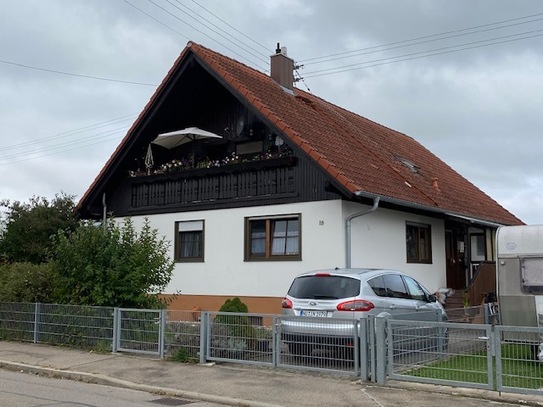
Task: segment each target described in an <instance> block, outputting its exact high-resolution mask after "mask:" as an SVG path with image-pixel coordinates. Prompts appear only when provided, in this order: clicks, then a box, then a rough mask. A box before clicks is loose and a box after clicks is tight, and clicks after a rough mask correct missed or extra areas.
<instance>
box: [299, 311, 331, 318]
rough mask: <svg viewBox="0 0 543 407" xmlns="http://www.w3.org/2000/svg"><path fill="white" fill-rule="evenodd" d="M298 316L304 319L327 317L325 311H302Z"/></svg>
mask: <svg viewBox="0 0 543 407" xmlns="http://www.w3.org/2000/svg"><path fill="white" fill-rule="evenodd" d="M300 315H302V316H304V317H321V318H325V317H327V316H328V312H326V311H311V310H303V311H302V312H300Z"/></svg>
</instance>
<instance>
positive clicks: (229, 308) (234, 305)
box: [219, 297, 249, 313]
mask: <svg viewBox="0 0 543 407" xmlns="http://www.w3.org/2000/svg"><path fill="white" fill-rule="evenodd" d="M219 312H244V313H247V312H249V308H247V305H245V303H243V302H242V301H241V300H240V299H239V298H238V297H235V298H233V299H230V298H229V299H227V300H226V301H225V302H224V304H223V305H222V306H221V308H219Z"/></svg>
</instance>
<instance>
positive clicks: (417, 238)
mask: <svg viewBox="0 0 543 407" xmlns="http://www.w3.org/2000/svg"><path fill="white" fill-rule="evenodd" d="M410 229H411V230H412V231H414V232H416V233H414V234H412V233H410ZM423 234H426V238H424V236H423ZM413 237H414V241H413V242H411V241H410V240H412V238H413ZM423 245H424V247H422V246H423ZM405 247H406V258H407V263H419V264H432V227H431V226H430V225H427V224H422V223H413V222H406V224H405ZM413 248H414V251H415V255H414V256H413V254H412V253H413ZM421 248H423V250H421ZM421 252H425V253H427V254H426V256H424V255H423V254H422V253H421Z"/></svg>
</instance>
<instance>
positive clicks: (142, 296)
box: [54, 218, 174, 308]
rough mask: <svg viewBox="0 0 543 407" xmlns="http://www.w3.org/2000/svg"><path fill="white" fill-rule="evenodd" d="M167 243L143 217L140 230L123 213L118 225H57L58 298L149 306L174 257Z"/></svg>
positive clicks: (161, 287) (162, 286)
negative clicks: (66, 229)
mask: <svg viewBox="0 0 543 407" xmlns="http://www.w3.org/2000/svg"><path fill="white" fill-rule="evenodd" d="M168 249H169V243H168V242H167V241H166V240H165V239H164V238H163V237H162V238H159V237H158V232H157V230H156V229H151V227H150V225H149V220H148V219H147V218H146V219H145V222H144V224H143V227H142V228H141V231H140V232H139V234H138V233H137V232H136V231H135V229H134V225H133V222H132V220H131V219H130V218H127V219H126V220H125V221H124V223H123V225H122V226H119V225H118V224H117V223H116V222H114V221H113V220H112V219H110V220H109V221H108V223H107V227H102V226H97V225H95V224H93V223H91V222H87V223H84V224H83V226H81V227H80V228H78V229H77V230H75V231H74V232H73V233H71V234H67V233H65V232H63V231H59V233H58V234H57V236H56V239H55V249H54V258H55V261H54V266H55V270H56V272H57V274H58V276H59V282H60V287H61V291H60V292H59V298H60V300H61V301H62V302H66V303H71V304H80V305H99V306H114V307H143V308H153V307H157V306H163V305H164V302H163V301H162V300H161V298H160V297H159V295H158V294H159V293H160V292H161V291H163V290H164V289H165V288H166V285H167V284H168V283H169V282H170V279H171V275H172V271H173V268H174V263H173V261H172V260H170V257H169V255H168Z"/></svg>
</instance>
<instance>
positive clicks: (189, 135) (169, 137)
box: [152, 127, 222, 167]
mask: <svg viewBox="0 0 543 407" xmlns="http://www.w3.org/2000/svg"><path fill="white" fill-rule="evenodd" d="M204 138H222V136H219V135H218V134H215V133H211V132H210V131H205V130H202V129H199V128H198V127H187V128H186V129H182V130H174V131H170V132H168V133H162V134H159V135H158V137H157V138H156V139H154V140H153V141H152V144H156V145H158V146H162V147H166V148H168V149H171V148H174V147H179V146H181V145H183V144H185V143H190V142H191V141H196V140H201V139H204ZM192 166H193V167H194V147H193V149H192Z"/></svg>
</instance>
